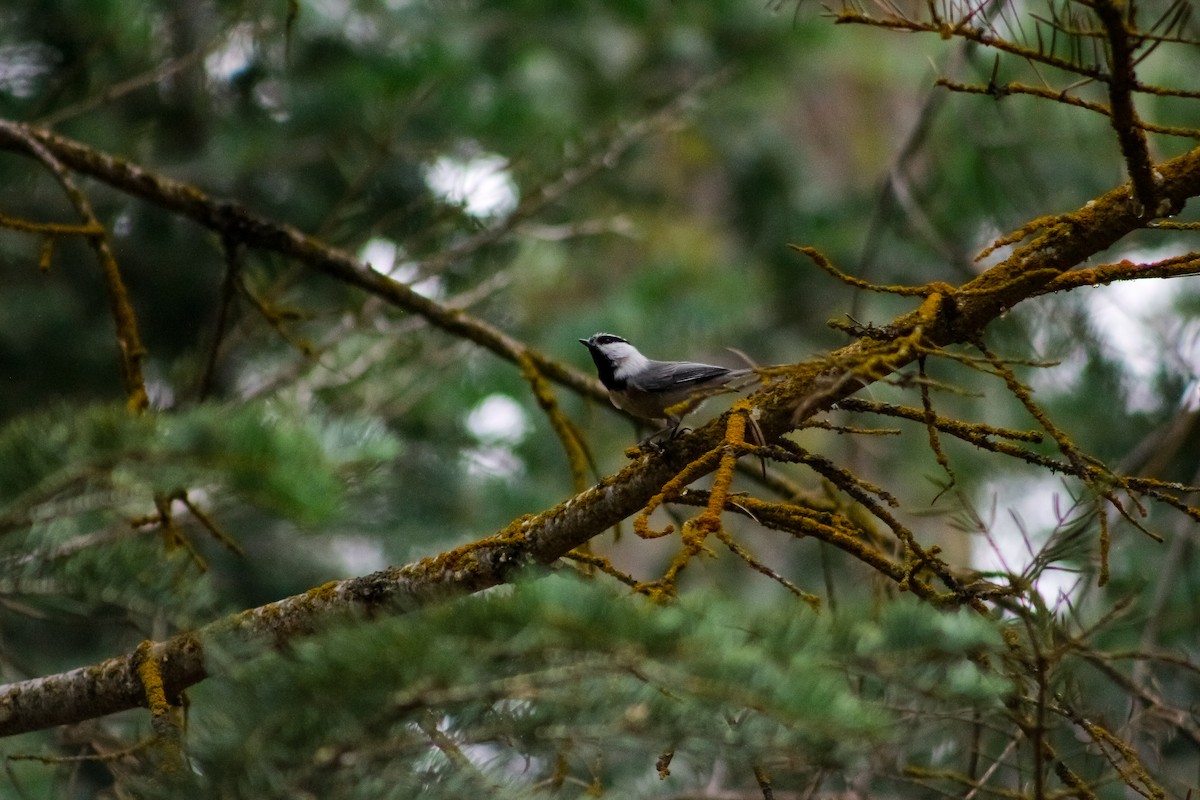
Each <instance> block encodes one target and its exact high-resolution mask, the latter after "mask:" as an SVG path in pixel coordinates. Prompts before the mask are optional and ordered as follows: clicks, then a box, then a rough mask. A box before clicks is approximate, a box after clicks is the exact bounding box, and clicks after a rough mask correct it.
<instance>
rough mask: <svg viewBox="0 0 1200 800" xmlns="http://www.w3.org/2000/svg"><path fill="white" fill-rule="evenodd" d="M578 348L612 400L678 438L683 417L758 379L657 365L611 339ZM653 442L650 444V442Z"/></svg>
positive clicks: (707, 367)
mask: <svg viewBox="0 0 1200 800" xmlns="http://www.w3.org/2000/svg"><path fill="white" fill-rule="evenodd" d="M579 343H580V344H582V345H583V346H584V347H586V348H587V349H588V352H589V353H591V355H592V361H594V362H595V363H596V372H597V373H599V375H600V382H601V383H603V384H604V388H605V389H608V398H609V399H610V400H611V401H612V404H613V405H614V406H616V407H617V408H619V409H621V410H622V411H628V412H629V413H630V414H632V415H633V416H635V417H639V418H641V419H648V420H660V421H662V422H663V423H664V427H663V429H662V430H660V431H657V432H655V433H654V434H651V436H650V437H649V438H650V439H653V438H654V437H655V436H658V435H659V434H660V433H663V432H665V431H670V435H669V436H668V437H667V438H668V439H673V438H675V436H676V434H678V432H679V424H680V422H681V421H682V419H683V417H684V415H686V414H689V413H691V412H692V411H694V410H695V409H696V407H697V406H699V405H700V404H701V403H702V402H704V400H705V399H706V398H708V397H712V396H713V395H714V394H721V393H722V392H734V391H740V390H741V389H744V388H746V386H748V385H749V384H750V383H753V382H754V380H755V379H756V376H755V375H754V371H753V370H749V369H727V368H725V367H718V366H714V365H712V364H698V363H696V362H693V361H655V360H654V359H652V358H646V357H645V356H644V355H642V354H641V353H640V352H639V351H638V349H637V348H636V347H634V346H633V345H631V344H630V343H629V342H627V341H625V340H624V339H622V338H621V337H620V336H615V335H613V334H611V333H596V334H593V335H592V336H591V337H590V338H587V339H580V340H579ZM647 441H648V440H647Z"/></svg>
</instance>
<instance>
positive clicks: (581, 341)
mask: <svg viewBox="0 0 1200 800" xmlns="http://www.w3.org/2000/svg"><path fill="white" fill-rule="evenodd" d="M579 343H580V344H581V345H583V346H584V347H587V343H588V340H587V339H580V340H579Z"/></svg>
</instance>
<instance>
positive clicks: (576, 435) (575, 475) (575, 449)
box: [517, 351, 591, 492]
mask: <svg viewBox="0 0 1200 800" xmlns="http://www.w3.org/2000/svg"><path fill="white" fill-rule="evenodd" d="M517 364H518V365H519V366H520V368H521V375H522V376H524V378H525V380H526V381H528V382H529V387H530V389H531V390H532V391H533V396H534V399H535V400H537V404H538V406H539V407H540V408H541V409H542V411H544V412H545V414H546V418H547V419H548V420H550V427H551V428H552V429H553V430H554V434H555V435H556V436H557V437H558V440H559V441H560V442H562V446H563V450H565V451H566V454H567V466H568V467H569V468H570V470H571V481H572V485H573V486H574V488H575V491H577V492H581V491H583V490H584V488H586V487H587V484H588V470H589V468H590V466H591V456H590V454H589V453H588V450H587V445H586V443H585V442H584V439H583V436H582V434H581V433H580V432H579V428H577V427H576V426H575V423H573V422H571V420H570V419H569V418H568V417H567V415H566V414H564V413H563V412H562V409H561V408H559V405H558V399H557V398H555V396H554V391H553V390H552V389H551V388H550V382H549V381H548V380H546V378H545V376H543V375H542V372H541V370H540V369H538V363H537V361H536V360H535V359H533V358H532V357H531V356H530V355H529V353H528V351H523V352H522V353H521V354H520V355H519V356H518V357H517Z"/></svg>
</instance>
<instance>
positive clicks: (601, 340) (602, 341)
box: [596, 333, 625, 344]
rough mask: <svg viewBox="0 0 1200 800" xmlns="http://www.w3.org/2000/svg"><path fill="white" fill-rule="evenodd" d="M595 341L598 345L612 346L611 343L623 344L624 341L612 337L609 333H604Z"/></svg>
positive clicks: (617, 337)
mask: <svg viewBox="0 0 1200 800" xmlns="http://www.w3.org/2000/svg"><path fill="white" fill-rule="evenodd" d="M596 341H597V342H598V343H599V344H612V343H613V342H623V341H625V340H624V339H622V338H621V337H620V336H613V335H612V334H611V333H606V334H604V335H603V336H599V337H597V338H596Z"/></svg>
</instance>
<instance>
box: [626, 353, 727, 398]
mask: <svg viewBox="0 0 1200 800" xmlns="http://www.w3.org/2000/svg"><path fill="white" fill-rule="evenodd" d="M731 371H732V370H728V369H726V368H725V367H717V366H713V365H712V364H697V363H695V362H693V361H651V362H650V364H649V366H648V368H647V369H645V370H643V371H642V374H641V375H640V376H639V377H638V378H637V379H635V380H631V381H630V382H629V383H630V385H631V386H633V387H634V388H636V389H640V390H641V391H643V392H663V391H666V390H667V389H668V387H673V388H675V389H681V390H684V391H686V390H688V389H690V388H697V387H702V386H704V385H705V384H706V383H708V382H709V381H713V380H717V379H719V378H723V377H725V376H726V375H728V374H729V373H730V372H731Z"/></svg>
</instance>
